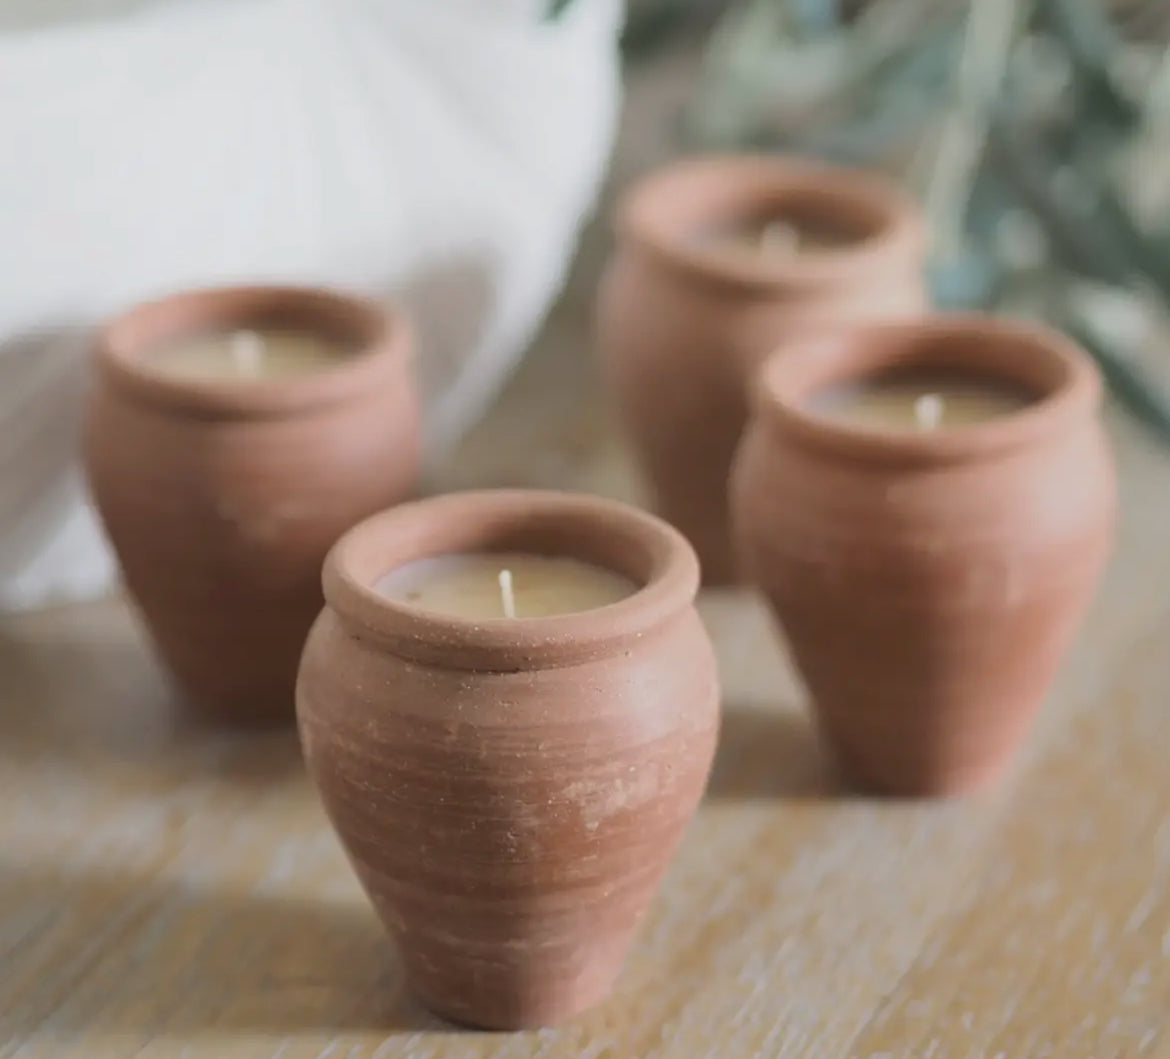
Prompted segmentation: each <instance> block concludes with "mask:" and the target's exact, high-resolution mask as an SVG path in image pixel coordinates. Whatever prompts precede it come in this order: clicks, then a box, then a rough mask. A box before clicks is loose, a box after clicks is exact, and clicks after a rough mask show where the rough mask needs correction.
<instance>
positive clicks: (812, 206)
mask: <svg viewBox="0 0 1170 1059" xmlns="http://www.w3.org/2000/svg"><path fill="white" fill-rule="evenodd" d="M779 212H783V213H784V214H785V215H787V216H790V217H794V218H798V219H800V218H804V219H807V220H808V221H809V222H810V223H824V224H831V225H833V226H836V227H840V228H844V229H847V230H849V231H850V232H853V233H855V234H856V237H857V238H856V241H855V242H852V243H850V244H849V245H847V246H843V247H837V248H834V249H832V250H809V251H801V252H797V253H795V254H794V255H793V256H792V257H791V258H790V259H788V260H785V259H784V258H779V259H776V258H771V259H768V258H765V257H764V256H762V255H761V256H760V257H758V258H753V257H752V256H751V255H747V254H744V255H738V256H733V255H728V254H726V253H723V252H718V251H716V250H713V249H711V248H710V247H708V246H706V245H704V242H703V238H702V236H703V233H704V232H709V231H712V230H715V229H717V228H719V227H720V226H726V225H731V224H734V223H736V222H737V221H741V220H744V219H748V218H753V217H759V216H762V215H768V214H769V213H773V214H775V213H779ZM617 228H618V250H617V254H616V256H615V257H614V259H613V261H612V262H611V264H610V266H609V269H608V271H607V274H606V276H605V279H604V283H603V287H602V294H601V298H600V307H599V319H598V331H599V335H598V337H599V346H600V355H601V358H602V363H603V368H604V371H605V374H606V377H607V383H608V388H609V391H610V393H611V395H612V397H613V399H614V401H615V402H616V405H617V408H618V412H619V414H620V417H621V420H622V422H623V424H624V426H625V429H626V432H627V434H628V435H629V437H630V440H631V442H632V443H633V446H634V449H635V452H636V454H637V456H638V457H639V460H640V462H641V464H642V467H643V469H644V471H645V474H646V477H647V479H648V482H649V485H650V486H651V489H652V492H653V495H654V498H655V503H656V506H657V509H658V511H659V512H660V513H661V514H662V515H663V516H664V517H665V518H666V519H668V520H669V521H670V522H672V523H673V524H674V525H675V526H677V527H678V528H679V529H680V530H682V531H683V533H684V534H685V535H686V536H687V538H688V539H689V540H690V542H691V543H692V544H693V545H694V547H695V549H696V550H697V552H698V554H699V561H700V563H701V565H702V570H703V581H704V583H705V584H713V585H714V584H723V583H728V582H732V581H734V580H736V578H737V569H736V562H735V558H734V555H733V551H732V547H731V540H730V531H729V526H728V523H729V519H728V501H727V480H728V474H729V471H730V468H731V460H732V456H733V454H734V452H735V447H736V444H737V443H738V441H739V438H740V435H741V433H742V432H743V429H744V426H745V424H746V421H747V416H748V398H747V394H748V389H749V383H750V379H751V377H752V375H753V374H754V371H755V369H756V367H757V366H758V364H759V362H760V361H761V360H762V359H763V358H764V356H765V355H766V354H768V353H770V352H771V351H772V350H773V349H775V348H776V347H777V346H778V345H780V344H781V343H782V342H784V341H785V340H786V339H789V338H791V337H793V336H794V335H799V334H802V333H806V332H814V333H815V332H817V331H819V330H822V329H824V328H826V327H831V326H837V325H840V324H844V323H848V322H850V321H854V320H868V319H884V318H889V317H903V316H916V315H918V314H920V313H921V312H922V311H923V310H924V309H925V307H926V304H927V295H926V291H925V287H924V282H923V279H922V259H923V248H924V239H923V231H922V223H921V220H920V218H919V216H918V213H917V211H916V208H915V207H914V206H913V204H912V203H911V202H909V201H908V200H907V199H905V198H904V197H903V196H902V195H901V194H900V193H899V192H898V191H896V190H895V189H893V188H892V187H890V186H889V185H888V184H886V183H885V182H884V181H883V180H881V179H880V178H878V177H876V176H870V175H867V174H864V173H858V172H856V171H845V170H841V169H835V168H830V167H826V166H824V165H818V164H813V163H810V162H805V161H798V160H794V159H784V158H753V157H738V158H736V157H729V158H705V159H699V160H692V161H684V162H681V163H678V164H676V165H674V166H672V167H670V168H668V169H666V170H664V171H662V172H660V173H658V174H656V175H654V176H651V177H650V178H649V179H647V180H645V181H644V182H642V183H641V184H639V185H638V186H637V187H635V188H634V190H633V191H632V193H631V194H629V195H628V196H627V198H626V199H625V201H624V202H623V204H622V206H621V208H620V212H619V216H618V225H617Z"/></svg>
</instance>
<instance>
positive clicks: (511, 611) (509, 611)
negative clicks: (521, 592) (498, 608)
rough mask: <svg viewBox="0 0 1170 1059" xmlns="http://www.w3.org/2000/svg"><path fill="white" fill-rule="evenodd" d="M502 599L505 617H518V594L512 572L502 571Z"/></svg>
mask: <svg viewBox="0 0 1170 1059" xmlns="http://www.w3.org/2000/svg"><path fill="white" fill-rule="evenodd" d="M500 598H501V599H502V600H503V603H504V617H505V618H514V617H516V592H515V589H514V588H513V587H512V571H511V570H501V571H500Z"/></svg>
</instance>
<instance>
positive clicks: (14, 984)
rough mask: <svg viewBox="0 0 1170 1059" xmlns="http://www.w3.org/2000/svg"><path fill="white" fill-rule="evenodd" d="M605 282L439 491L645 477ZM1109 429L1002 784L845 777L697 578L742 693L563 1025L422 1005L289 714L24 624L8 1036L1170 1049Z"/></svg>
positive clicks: (687, 1047)
mask: <svg viewBox="0 0 1170 1059" xmlns="http://www.w3.org/2000/svg"><path fill="white" fill-rule="evenodd" d="M664 91H665V92H666V94H667V95H669V91H670V89H669V87H668V88H667V89H665V90H664ZM585 256H586V258H587V259H588V258H589V257H590V255H589V254H588V253H587V254H586V255H585ZM593 256H594V258H595V256H596V255H593ZM593 272H594V266H593V265H592V264H590V263H589V261H588V260H587V261H586V264H585V265H583V266H582V267H581V271H580V275H579V277H578V282H577V283H575V284H574V285H573V286H572V287H571V288H570V290H569V292H568V295H567V296H566V298H565V299H563V300H562V303H561V304H560V306H559V307H558V309H557V311H556V313H555V314H554V316H553V319H552V321H551V322H550V324H549V326H548V327H547V328H546V330H545V333H544V335H543V337H542V339H541V340H540V342H539V343H538V348H537V350H536V353H535V355H534V356H533V357H532V358H531V359H530V361H529V362H528V364H527V365H526V367H525V368H524V370H523V371H522V372H521V374H520V375H519V376H518V377H517V379H516V380H515V381H514V383H513V384H512V385H511V386H510V387H509V389H508V391H507V392H506V394H505V395H504V397H503V399H502V400H501V401H500V402H499V404H498V405H497V407H496V408H495V410H494V412H493V413H492V415H491V416H490V418H489V419H488V421H487V422H486V423H484V424H483V425H482V426H481V427H480V428H479V429H477V430H476V431H475V433H474V434H473V435H472V437H471V438H469V439H468V441H467V443H466V444H465V445H463V446H462V447H461V449H460V451H459V452H457V453H455V454H454V455H453V456H452V458H451V459H449V460H447V461H446V462H445V463H444V465H443V466H442V467H441V468H439V469H438V471H437V472H436V474H435V475H434V478H433V481H432V483H431V484H432V486H433V487H434V488H443V489H448V488H457V487H462V486H467V485H473V484H474V485H487V484H490V485H538V486H558V487H567V488H580V489H585V490H593V491H597V492H603V493H608V494H611V495H617V496H623V497H631V496H634V495H636V494H635V491H634V485H633V482H632V475H631V473H630V470H629V467H628V466H627V462H626V459H625V456H624V454H623V452H622V450H621V448H620V445H619V443H618V442H617V440H616V438H615V434H614V431H613V430H612V429H611V427H610V425H609V423H608V420H607V417H606V415H605V412H604V409H603V407H602V405H601V401H600V396H599V394H598V391H597V385H596V382H595V379H594V375H593V371H592V366H591V363H590V358H589V354H588V337H587V336H588V330H587V326H586V324H587V317H588V308H589V293H590V289H591V279H592V275H593ZM1111 425H1112V428H1113V432H1114V437H1115V439H1116V445H1117V454H1118V460H1119V462H1120V465H1121V480H1122V501H1123V505H1124V507H1123V522H1122V531H1121V541H1120V545H1119V550H1118V553H1117V556H1116V559H1115V561H1114V563H1113V565H1112V567H1111V570H1110V572H1109V576H1108V579H1107V583H1106V585H1105V588H1104V590H1103V592H1102V595H1101V598H1100V599H1099V601H1098V605H1097V606H1096V608H1095V612H1094V614H1093V617H1092V620H1091V622H1090V625H1089V628H1088V629H1087V631H1086V633H1085V635H1084V636H1083V637H1082V640H1081V643H1080V645H1079V647H1078V649H1077V650H1076V651H1075V653H1074V657H1073V658H1072V659H1071V660H1070V664H1069V665H1068V667H1067V669H1066V672H1065V673H1064V675H1063V678H1062V681H1061V684H1060V687H1059V689H1058V691H1057V693H1056V694H1055V695H1054V697H1053V699H1052V701H1051V702H1050V703H1049V705H1048V707H1047V708H1046V711H1045V713H1044V714H1043V716H1042V719H1041V721H1040V723H1039V725H1038V726H1037V729H1036V730H1035V732H1034V736H1033V738H1032V741H1031V743H1030V744H1029V746H1028V747H1027V749H1026V751H1025V753H1024V755H1023V757H1022V759H1021V761H1020V763H1019V766H1018V768H1017V769H1016V770H1015V772H1014V774H1013V775H1011V776H1010V777H1009V778H1008V780H1007V781H1006V782H1005V783H1004V784H1003V785H1002V786H1001V787H1000V788H999V789H998V790H996V791H993V792H991V793H989V794H988V795H986V796H983V797H981V798H978V799H974V800H971V801H967V802H961V803H958V802H957V803H914V802H893V801H879V800H871V799H867V798H861V797H857V796H854V795H851V794H850V793H849V792H847V791H844V790H842V789H841V788H840V786H839V785H838V783H837V781H836V779H835V778H834V774H833V770H832V766H831V763H830V762H828V761H827V760H825V759H824V758H823V757H822V756H821V755H820V753H819V751H818V749H817V747H816V745H815V742H814V740H813V737H812V734H811V732H810V729H809V726H808V724H807V722H806V716H805V712H804V707H803V704H802V697H801V693H800V691H799V690H798V688H797V686H796V685H795V683H794V680H793V676H792V673H791V670H790V668H789V666H788V664H787V662H786V660H785V658H784V656H783V653H782V650H781V648H780V646H779V644H778V642H777V640H776V638H775V637H774V635H773V633H772V632H771V629H770V627H769V624H768V621H767V618H766V616H765V615H764V613H763V611H762V609H761V608H760V607H759V605H758V604H757V603H756V602H755V600H753V599H752V598H751V596H750V595H748V594H742V593H741V594H737V593H723V594H720V595H712V596H710V597H705V598H704V599H703V600H702V601H701V607H702V610H703V613H704V616H705V618H706V619H707V621H708V624H709V627H710V630H711V633H712V635H713V637H714V639H715V641H716V645H717V649H718V653H719V657H720V662H721V666H722V671H723V679H724V685H725V704H724V705H725V718H724V727H723V735H722V743H721V747H720V750H719V754H718V758H717V762H716V767H715V772H714V776H713V778H712V782H711V785H710V790H709V792H708V795H707V799H706V801H705V803H704V805H703V806H702V808H701V810H700V812H699V814H698V816H697V818H696V820H695V822H694V824H693V826H692V827H691V829H690V831H689V833H688V836H687V838H686V841H685V843H684V845H683V847H682V849H681V851H680V853H679V856H678V858H677V860H676V862H675V864H674V866H673V868H672V870H671V872H670V874H669V876H668V878H667V880H666V882H665V884H664V886H663V888H662V891H661V894H660V896H659V898H658V900H657V902H656V903H655V905H654V906H653V908H652V911H651V913H650V915H649V917H648V920H647V922H646V924H645V927H644V929H643V931H642V934H641V936H640V939H639V941H638V943H637V945H636V947H635V950H634V952H633V954H632V957H631V960H630V962H629V965H628V968H627V970H626V973H625V975H624V977H623V978H622V979H621V981H620V983H619V987H618V992H617V994H616V995H615V996H614V997H613V999H612V1001H611V1002H610V1003H609V1004H608V1005H606V1006H605V1007H603V1008H601V1009H598V1010H596V1011H594V1012H593V1013H591V1014H589V1015H587V1016H586V1017H584V1018H582V1019H581V1020H580V1021H578V1022H576V1023H575V1024H572V1025H569V1026H566V1027H563V1028H560V1029H556V1030H545V1031H540V1032H531V1033H521V1034H515V1035H501V1034H480V1033H472V1032H466V1031H459V1030H456V1029H453V1028H452V1027H449V1026H447V1025H445V1024H443V1023H441V1022H440V1021H438V1020H436V1019H434V1018H432V1017H430V1016H429V1015H428V1014H427V1013H426V1012H424V1011H422V1010H421V1009H420V1008H419V1007H418V1006H417V1005H416V1004H415V1003H414V1002H413V1000H412V999H411V998H410V996H409V995H408V993H407V992H406V991H405V988H404V983H403V981H402V974H401V969H400V967H399V964H398V962H397V960H396V957H395V954H394V952H393V950H392V948H391V946H390V944H389V943H388V942H387V941H386V939H385V938H384V936H383V934H382V932H381V930H380V928H379V926H378V924H377V922H376V920H375V918H374V915H373V913H372V911H371V909H370V908H369V906H368V905H367V903H366V901H365V900H364V898H363V896H362V893H361V891H360V890H359V888H358V885H357V883H356V881H355V880H354V877H353V876H352V874H351V873H350V871H349V869H348V867H347V865H346V863H345V861H344V859H343V856H342V853H341V850H340V848H339V846H338V844H337V842H336V840H335V839H334V837H333V835H332V833H331V832H330V830H329V828H328V826H327V824H326V821H325V818H324V816H323V815H322V812H321V810H320V808H319V807H318V805H317V802H316V800H315V798H314V794H313V791H312V790H311V788H310V785H309V784H308V782H307V779H306V777H305V775H304V773H303V771H302V767H301V763H300V759H299V755H298V751H297V747H296V744H295V740H294V738H293V736H292V735H291V734H290V733H277V734H268V735H263V736H251V737H240V736H232V735H229V734H223V733H216V732H213V731H208V730H205V729H201V728H199V727H197V726H195V725H193V724H192V723H191V722H190V721H188V720H185V719H184V718H183V717H182V715H181V713H180V712H178V711H177V710H176V708H175V707H174V704H173V702H172V700H171V697H170V694H169V693H168V691H167V688H166V684H165V682H164V680H163V678H162V676H161V674H160V673H159V671H158V669H157V667H156V665H155V663H154V662H153V661H152V659H151V657H150V655H149V652H148V650H147V647H146V645H145V643H144V640H143V637H142V634H141V631H140V629H139V628H138V626H137V625H136V623H135V621H134V619H133V617H132V615H131V614H130V612H129V611H128V609H127V608H126V607H125V605H124V604H123V603H121V602H119V601H116V600H115V601H108V602H104V603H100V604H94V605H87V606H79V607H74V608H68V609H62V610H58V611H54V612H47V613H43V614H40V615H33V616H25V617H22V618H14V619H8V620H6V621H3V622H2V623H0V1057H5V1059H7V1057H13V1056H17V1055H19V1056H21V1057H22V1059H32V1057H34V1056H35V1057H40V1056H53V1057H66V1056H76V1057H85V1059H101V1057H105V1056H117V1057H130V1056H135V1057H139V1059H153V1057H167V1056H175V1057H180V1059H202V1057H217V1059H236V1057H241V1059H243V1057H256V1059H273V1057H276V1056H280V1057H282V1059H302V1057H304V1059H308V1057H320V1059H324V1057H325V1056H332V1057H335V1059H347V1057H354V1059H356V1057H372V1056H378V1057H383V1059H389V1057H397V1056H402V1057H406V1056H410V1057H413V1059H423V1057H433V1059H456V1057H467V1059H473V1057H484V1056H489V1055H490V1056H499V1057H508V1059H521V1057H537V1056H539V1057H542V1059H561V1057H565V1059H567V1057H577V1056H580V1057H587V1059H603V1057H604V1059H627V1057H642V1056H679V1057H696V1059H698V1057H706V1056H711V1057H719V1059H738V1057H748V1056H769V1057H771V1056H777V1057H779V1056H784V1057H798V1056H799V1057H802V1059H833V1057H846V1056H856V1057H858V1059H878V1057H882V1059H895V1057H903V1056H906V1057H909V1056H915V1057H919V1056H920V1057H922V1059H1041V1057H1044V1056H1053V1057H1061V1059H1079V1057H1085V1059H1088V1057H1092V1059H1108V1057H1112V1056H1138V1055H1150V1056H1155V1055H1158V1056H1164V1055H1170V759H1168V748H1170V650H1168V647H1170V532H1168V530H1170V451H1167V450H1166V449H1161V448H1159V447H1157V446H1156V445H1155V444H1154V443H1153V442H1152V441H1151V440H1150V439H1149V438H1148V437H1146V436H1144V435H1143V434H1141V432H1140V431H1139V430H1138V428H1136V427H1134V426H1133V425H1132V424H1130V423H1128V422H1126V421H1124V420H1123V419H1122V418H1121V417H1120V416H1119V415H1116V414H1114V413H1111Z"/></svg>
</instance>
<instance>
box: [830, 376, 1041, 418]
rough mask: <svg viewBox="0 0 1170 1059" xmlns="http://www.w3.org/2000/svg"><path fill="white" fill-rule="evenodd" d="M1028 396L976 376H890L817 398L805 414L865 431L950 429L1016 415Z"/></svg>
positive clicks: (1009, 386)
mask: <svg viewBox="0 0 1170 1059" xmlns="http://www.w3.org/2000/svg"><path fill="white" fill-rule="evenodd" d="M1030 400H1031V398H1030V397H1029V395H1028V394H1027V393H1026V392H1024V391H1023V390H1022V389H1021V388H1020V387H1019V386H1012V385H1003V384H997V383H995V382H990V381H987V380H986V379H980V378H979V377H977V376H972V375H969V374H968V375H963V374H957V373H951V374H943V375H922V374H918V375H909V376H905V375H897V374H895V375H893V376H890V377H885V378H879V379H874V380H871V381H868V382H865V383H863V384H859V385H853V386H842V387H836V388H833V389H830V390H828V391H826V392H825V393H822V394H818V395H817V396H816V397H815V398H814V399H813V400H812V401H810V403H809V410H810V411H812V412H815V413H816V414H817V415H820V416H824V417H825V418H828V419H832V420H834V421H835V422H838V423H842V424H845V425H848V426H853V427H859V428H862V429H867V430H878V431H881V430H915V431H930V430H949V429H952V428H954V427H963V426H973V425H975V424H977V423H986V422H988V421H989V420H993V419H998V418H999V417H1001V416H1005V415H1010V414H1011V413H1013V412H1019V411H1020V410H1021V409H1023V408H1024V407H1026V406H1027V405H1028V403H1029V401H1030Z"/></svg>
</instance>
